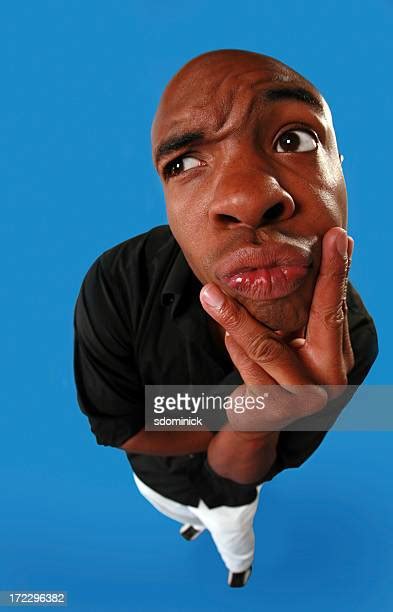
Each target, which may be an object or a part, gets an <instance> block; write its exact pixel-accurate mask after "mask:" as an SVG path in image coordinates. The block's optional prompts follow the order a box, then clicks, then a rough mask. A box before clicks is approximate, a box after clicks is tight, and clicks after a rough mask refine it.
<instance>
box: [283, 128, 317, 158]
mask: <svg viewBox="0 0 393 612" xmlns="http://www.w3.org/2000/svg"><path fill="white" fill-rule="evenodd" d="M317 146H318V140H317V137H316V136H315V135H313V134H311V132H307V131H306V130H288V131H287V132H284V133H283V134H281V136H280V137H279V138H278V139H277V140H276V142H275V143H274V147H275V150H276V151H277V153H303V152H305V151H314V150H315V149H316V148H317Z"/></svg>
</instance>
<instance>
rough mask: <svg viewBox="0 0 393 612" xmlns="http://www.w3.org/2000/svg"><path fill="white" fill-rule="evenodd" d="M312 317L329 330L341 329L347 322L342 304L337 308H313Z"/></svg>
mask: <svg viewBox="0 0 393 612" xmlns="http://www.w3.org/2000/svg"><path fill="white" fill-rule="evenodd" d="M311 310H312V315H313V317H315V318H318V319H319V321H320V322H321V323H322V324H323V325H324V326H325V327H327V328H328V329H332V328H333V329H337V328H340V327H341V326H342V325H343V323H344V320H345V309H344V308H343V304H342V302H340V304H339V305H338V306H336V307H335V308H311Z"/></svg>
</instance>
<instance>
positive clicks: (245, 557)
mask: <svg viewBox="0 0 393 612" xmlns="http://www.w3.org/2000/svg"><path fill="white" fill-rule="evenodd" d="M133 476H134V480H135V484H136V486H137V487H138V489H139V492H140V493H141V494H142V495H143V496H144V497H145V498H146V499H147V500H148V501H149V502H150V503H151V504H152V506H154V507H155V508H156V509H157V510H159V512H161V513H162V514H165V515H166V516H169V518H171V519H174V520H175V521H179V523H182V524H185V523H189V524H191V525H193V527H195V528H196V529H208V531H210V534H211V536H212V538H213V541H214V543H215V545H216V547H217V550H218V552H219V553H220V555H221V558H222V560H223V562H224V563H225V566H226V567H227V569H228V570H230V571H231V572H243V571H244V570H246V569H248V568H249V567H250V565H251V564H252V562H253V559H254V550H255V535H254V529H253V521H254V516H255V512H256V510H257V507H258V501H259V493H260V489H261V487H262V485H258V486H257V497H256V499H255V500H254V501H253V502H251V504H246V505H245V506H235V507H232V506H218V507H217V508H208V507H207V506H206V504H205V503H204V502H203V501H202V500H200V501H199V505H198V507H197V508H195V507H194V506H185V505H184V504H180V503H179V502H176V501H173V500H172V499H168V498H167V497H164V496H163V495H160V494H159V493H157V491H154V490H153V489H151V488H150V487H148V486H147V485H146V484H145V483H144V482H142V480H140V478H138V477H137V476H136V474H133Z"/></svg>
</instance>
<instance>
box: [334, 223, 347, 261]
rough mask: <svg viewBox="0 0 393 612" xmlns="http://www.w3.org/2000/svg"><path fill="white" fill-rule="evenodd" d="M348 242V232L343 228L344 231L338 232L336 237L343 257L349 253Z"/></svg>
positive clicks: (337, 245) (338, 248) (338, 249)
mask: <svg viewBox="0 0 393 612" xmlns="http://www.w3.org/2000/svg"><path fill="white" fill-rule="evenodd" d="M347 244H348V237H347V232H346V231H345V230H343V231H342V232H340V233H339V234H338V236H337V238H336V247H337V251H338V252H339V253H340V255H341V257H345V255H346V254H347V248H348V247H347Z"/></svg>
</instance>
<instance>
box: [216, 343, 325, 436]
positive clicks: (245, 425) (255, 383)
mask: <svg viewBox="0 0 393 612" xmlns="http://www.w3.org/2000/svg"><path fill="white" fill-rule="evenodd" d="M225 345H226V347H227V350H228V352H229V354H230V356H231V359H232V361H233V363H234V364H235V366H236V367H237V369H238V370H239V372H240V374H241V376H242V379H243V381H244V383H245V385H242V386H240V387H238V388H237V389H235V390H234V391H233V392H232V393H231V397H233V398H235V397H237V396H238V395H240V396H242V397H243V396H244V395H245V396H247V397H250V395H251V397H253V398H254V399H256V398H257V399H258V401H261V400H262V401H263V412H261V410H259V409H256V408H255V405H254V404H253V403H251V405H249V404H248V410H247V414H246V415H244V414H243V412H242V413H241V414H238V412H237V411H234V412H228V413H227V414H228V419H229V422H230V423H231V426H232V428H233V429H234V430H236V431H237V430H238V431H244V430H245V431H249V432H250V431H259V432H260V431H278V430H280V429H282V428H283V427H285V426H287V425H288V424H289V423H291V422H292V421H294V420H296V419H298V418H301V417H304V416H308V415H311V414H314V413H315V412H316V411H319V410H321V409H322V408H323V407H324V406H325V405H326V401H327V394H326V391H325V390H323V389H319V390H318V392H317V393H316V392H315V388H314V386H313V387H309V386H305V385H302V386H300V387H296V388H295V387H291V388H290V389H289V391H288V390H286V389H285V388H284V387H283V386H280V385H278V384H277V383H276V382H275V381H274V380H273V379H272V378H271V377H270V376H269V374H267V372H265V371H264V370H263V368H261V367H260V366H258V365H257V364H256V363H255V362H254V361H252V360H251V359H250V358H249V356H248V355H247V353H246V352H245V351H244V350H243V348H242V347H241V346H239V344H238V343H237V342H236V340H234V338H233V336H231V335H229V334H228V333H226V335H225ZM310 389H311V391H310ZM251 397H250V399H251ZM259 407H260V405H259Z"/></svg>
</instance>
